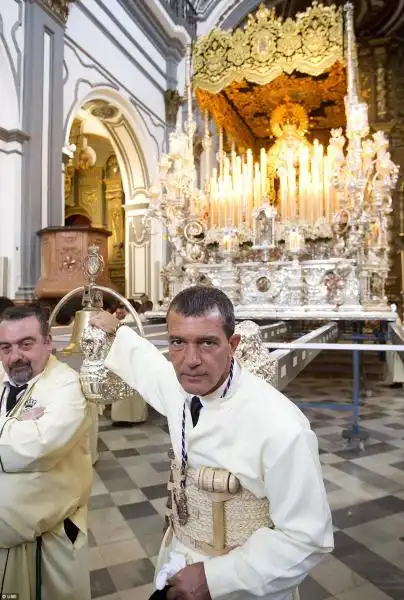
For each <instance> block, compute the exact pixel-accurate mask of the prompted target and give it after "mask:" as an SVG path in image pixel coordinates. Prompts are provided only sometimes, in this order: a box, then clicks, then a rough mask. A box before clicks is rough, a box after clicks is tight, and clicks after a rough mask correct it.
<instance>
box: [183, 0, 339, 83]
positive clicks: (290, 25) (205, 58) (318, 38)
mask: <svg viewBox="0 0 404 600" xmlns="http://www.w3.org/2000/svg"><path fill="white" fill-rule="evenodd" d="M337 61H340V62H343V27H342V14H341V9H338V8H337V7H336V6H323V5H322V4H318V3H317V2H313V5H312V6H311V7H309V8H308V9H307V10H306V11H305V12H303V13H300V14H298V15H297V16H296V19H290V18H289V19H286V20H285V21H283V20H282V19H280V18H278V17H277V16H276V11H275V8H272V9H268V8H266V7H265V6H263V5H261V6H260V8H259V9H258V11H257V12H256V13H255V15H249V17H248V23H247V26H246V28H245V29H244V30H243V29H236V30H234V31H222V30H221V29H217V28H216V29H213V30H212V31H211V32H210V33H209V34H208V35H206V36H203V37H201V38H200V39H199V40H198V41H197V42H196V44H195V46H194V49H193V56H192V66H193V86H194V88H201V89H204V90H207V91H208V92H211V93H217V92H220V91H221V90H223V89H224V88H225V87H226V86H228V85H230V84H231V83H232V82H234V81H242V80H243V79H245V80H247V81H250V82H254V83H257V84H259V85H266V84H268V83H270V82H271V81H273V80H274V79H275V78H276V77H278V76H279V75H281V74H282V73H287V74H291V73H293V72H294V71H299V72H301V73H306V74H308V75H311V76H313V77H316V76H318V75H320V74H321V73H323V72H324V71H326V70H327V69H330V68H331V67H332V65H333V64H334V63H335V62H337Z"/></svg>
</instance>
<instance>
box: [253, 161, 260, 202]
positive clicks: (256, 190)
mask: <svg viewBox="0 0 404 600" xmlns="http://www.w3.org/2000/svg"><path fill="white" fill-rule="evenodd" d="M260 204H261V173H260V166H259V164H258V163H255V166H254V208H256V207H258V206H260Z"/></svg>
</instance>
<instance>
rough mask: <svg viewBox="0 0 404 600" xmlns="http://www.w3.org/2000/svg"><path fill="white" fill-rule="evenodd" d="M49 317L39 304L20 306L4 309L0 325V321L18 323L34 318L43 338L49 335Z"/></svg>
mask: <svg viewBox="0 0 404 600" xmlns="http://www.w3.org/2000/svg"><path fill="white" fill-rule="evenodd" d="M49 316H50V314H49V309H48V308H47V307H45V306H42V305H41V304H37V303H35V304H21V305H20V306H10V307H9V308H6V310H5V311H4V312H3V314H2V315H1V316H0V323H1V322H2V321H19V320H20V319H26V318H27V317H35V318H36V319H38V321H39V326H40V330H41V334H42V336H43V337H44V338H45V337H47V336H48V335H49V333H50V327H49Z"/></svg>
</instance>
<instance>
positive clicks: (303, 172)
mask: <svg viewBox="0 0 404 600" xmlns="http://www.w3.org/2000/svg"><path fill="white" fill-rule="evenodd" d="M309 160H310V157H309V149H308V147H307V146H305V145H304V144H301V145H300V150H299V217H300V220H301V221H305V220H306V219H307V210H308V201H309V198H308V193H309V181H310V174H309Z"/></svg>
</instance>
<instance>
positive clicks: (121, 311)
mask: <svg viewBox="0 0 404 600" xmlns="http://www.w3.org/2000/svg"><path fill="white" fill-rule="evenodd" d="M127 312H128V311H127V310H126V308H117V309H116V312H115V315H116V318H117V319H119V320H120V321H122V319H124V318H125V316H126V314H127Z"/></svg>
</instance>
